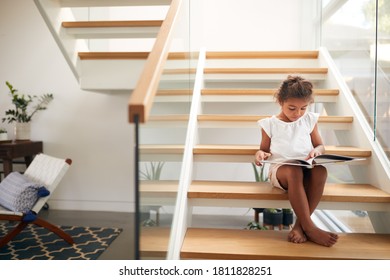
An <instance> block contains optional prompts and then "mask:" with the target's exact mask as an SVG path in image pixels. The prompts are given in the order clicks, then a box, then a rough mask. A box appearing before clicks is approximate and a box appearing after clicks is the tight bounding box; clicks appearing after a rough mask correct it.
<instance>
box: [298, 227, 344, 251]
mask: <svg viewBox="0 0 390 280" xmlns="http://www.w3.org/2000/svg"><path fill="white" fill-rule="evenodd" d="M305 233H306V235H307V238H308V239H309V240H310V241H313V242H315V243H317V244H319V245H322V246H327V247H331V246H333V245H334V244H336V242H337V239H338V238H339V236H338V235H337V234H335V233H332V232H327V231H324V230H322V229H319V228H318V227H315V228H312V229H310V230H306V231H305Z"/></svg>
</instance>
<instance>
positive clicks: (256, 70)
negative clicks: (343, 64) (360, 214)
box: [34, 0, 390, 259]
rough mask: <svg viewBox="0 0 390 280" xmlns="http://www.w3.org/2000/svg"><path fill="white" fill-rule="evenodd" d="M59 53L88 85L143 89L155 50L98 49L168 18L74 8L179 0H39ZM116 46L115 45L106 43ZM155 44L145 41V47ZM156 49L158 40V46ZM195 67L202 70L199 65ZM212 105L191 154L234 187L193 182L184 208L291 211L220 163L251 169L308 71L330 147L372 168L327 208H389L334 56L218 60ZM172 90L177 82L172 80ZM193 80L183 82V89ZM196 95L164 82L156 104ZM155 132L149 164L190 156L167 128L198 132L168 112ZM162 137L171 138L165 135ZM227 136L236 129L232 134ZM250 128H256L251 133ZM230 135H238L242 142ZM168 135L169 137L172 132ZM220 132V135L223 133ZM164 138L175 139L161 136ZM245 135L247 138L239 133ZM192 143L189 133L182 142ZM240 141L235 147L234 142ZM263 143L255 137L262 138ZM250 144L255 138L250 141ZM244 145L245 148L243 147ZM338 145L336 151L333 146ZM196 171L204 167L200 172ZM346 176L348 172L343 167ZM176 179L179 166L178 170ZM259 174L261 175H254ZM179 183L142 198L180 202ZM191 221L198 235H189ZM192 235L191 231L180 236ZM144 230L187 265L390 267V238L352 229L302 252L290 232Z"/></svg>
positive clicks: (208, 94) (205, 107)
mask: <svg viewBox="0 0 390 280" xmlns="http://www.w3.org/2000/svg"><path fill="white" fill-rule="evenodd" d="M34 2H35V3H36V5H37V7H38V9H39V11H40V13H41V14H42V16H43V18H44V19H45V21H46V23H47V25H48V27H49V29H50V31H51V33H52V34H53V37H54V38H55V40H56V42H57V44H58V46H59V48H60V50H61V51H62V53H63V54H64V57H65V59H66V61H67V63H68V64H69V66H70V68H71V69H72V71H73V73H74V75H75V77H76V78H77V80H78V81H79V83H80V86H81V88H82V89H86V90H94V91H99V92H114V91H116V92H117V91H126V92H128V91H129V90H132V89H134V88H135V85H136V84H137V82H138V80H139V77H140V73H141V70H142V69H143V68H144V64H145V61H146V59H147V58H148V57H149V55H150V50H149V49H145V48H142V49H141V50H139V49H138V50H127V49H126V50H106V49H91V48H90V46H91V45H93V44H90V42H92V41H93V40H95V39H99V40H123V39H126V40H149V41H150V40H152V41H153V40H154V38H156V36H158V34H159V32H160V30H162V29H164V22H165V21H166V19H165V18H164V16H160V18H153V19H150V18H148V19H146V18H145V19H141V20H139V19H127V18H126V19H125V20H122V19H121V20H118V19H116V20H115V19H114V20H113V19H110V18H103V19H96V20H88V21H82V20H76V19H75V17H74V14H73V11H72V9H74V8H96V7H100V8H102V7H107V8H108V7H111V8H112V7H129V8H131V7H140V6H143V7H145V8H147V7H152V6H159V7H166V9H167V10H168V7H169V5H170V4H171V0H110V1H108V0H107V1H104V0H34ZM107 44H109V43H105V45H107ZM145 45H146V43H145ZM152 45H153V44H152ZM187 55H188V54H186V53H184V52H177V53H171V54H170V55H169V59H170V60H176V61H181V60H183V58H184V57H187ZM191 67H192V66H191ZM202 72H203V76H204V77H203V83H202V89H201V103H202V104H201V107H202V108H201V109H202V110H200V112H196V114H197V115H196V125H197V129H198V131H197V132H198V134H197V139H198V140H197V141H196V143H195V145H194V146H192V147H191V151H192V156H193V161H194V163H196V164H202V163H207V164H212V165H213V168H210V169H211V170H205V169H203V171H206V172H205V175H204V177H207V176H208V175H210V174H212V173H213V172H217V171H218V170H219V171H221V170H222V171H223V172H225V174H223V175H224V177H226V178H227V179H226V180H214V179H213V178H212V177H211V176H210V178H209V179H208V180H204V179H203V180H199V179H198V178H196V176H195V175H194V176H193V178H191V179H192V182H191V184H189V186H187V187H188V189H187V188H185V190H184V191H185V196H184V199H185V203H184V205H186V207H185V208H181V211H186V212H188V213H187V214H188V215H186V217H190V215H191V211H192V207H222V208H223V207H230V208H235V207H237V208H239V207H246V208H252V207H283V208H285V207H290V205H289V202H288V200H287V196H286V194H285V193H283V192H280V191H279V190H276V189H274V188H271V187H270V186H269V184H267V183H257V182H249V181H248V180H246V181H244V180H233V179H230V178H231V177H234V176H233V175H234V172H231V171H229V170H228V169H226V170H225V169H223V168H222V169H221V168H220V167H219V164H224V163H229V164H230V163H233V164H243V163H246V164H250V163H251V162H252V161H253V155H254V153H255V151H256V150H257V149H258V147H259V141H258V140H259V138H258V136H259V129H258V128H257V127H256V121H257V120H259V119H261V118H264V117H266V116H269V115H272V114H276V113H277V111H278V106H277V105H275V102H274V100H273V95H274V93H275V91H276V89H277V87H278V85H279V83H280V82H281V81H282V80H283V79H285V78H286V76H287V75H288V74H301V75H303V76H304V77H306V78H308V79H309V80H311V81H312V82H313V83H314V85H315V91H314V94H315V101H316V106H317V104H318V106H319V107H317V109H321V108H322V113H323V115H322V116H321V118H320V121H319V127H320V130H321V133H324V134H326V133H334V135H333V137H329V138H330V139H332V140H331V141H330V142H329V143H328V146H327V147H326V151H327V152H328V153H337V154H342V155H349V156H356V157H365V158H366V161H365V162H364V163H362V164H359V165H353V166H350V168H349V169H348V170H349V172H350V173H351V175H352V177H353V179H354V182H353V183H348V184H344V183H343V184H340V183H328V184H327V185H326V189H325V193H324V196H323V198H322V200H321V203H320V205H319V208H320V209H335V210H367V211H384V212H390V208H389V207H390V206H389V205H390V195H389V193H390V178H389V177H390V176H389V174H388V171H387V170H385V169H384V168H383V161H381V160H382V159H381V158H380V156H378V151H377V150H375V149H373V145H372V143H371V141H370V140H369V139H368V136H367V134H365V133H364V131H363V130H364V125H362V118H361V116H360V115H359V112H357V111H358V109H356V106H354V105H352V99H351V97H350V96H349V95H348V93H347V92H346V90H345V87H344V86H341V83H340V82H338V81H337V75H336V74H335V72H334V70H333V69H332V68H331V67H329V65H328V63H327V58H326V55H324V54H323V53H321V52H319V51H248V52H215V51H214V52H207V53H206V65H205V67H204V68H203V71H202ZM195 73H196V69H195V68H189V67H187V66H183V64H182V63H172V65H171V66H170V67H168V68H167V69H164V71H163V82H164V81H165V80H166V82H168V83H167V85H172V84H173V83H174V82H175V81H179V82H180V81H181V82H183V81H184V82H185V83H186V84H191V83H192V82H193V79H195ZM172 82H173V83H172ZM182 84H183V83H178V85H182ZM191 95H192V89H191V90H188V89H182V88H181V87H180V86H173V87H172V88H169V86H165V87H164V88H161V89H159V90H158V92H157V97H156V99H155V101H156V102H155V103H156V104H157V105H162V106H165V105H167V104H168V105H169V104H174V108H173V107H172V106H167V107H168V108H169V109H170V110H172V111H175V110H174V109H176V107H178V108H182V107H189V104H187V103H189V102H191V98H189V97H190V96H191ZM150 119H151V120H150V122H149V123H148V124H146V125H145V128H146V129H151V130H153V129H156V128H157V129H156V132H157V133H159V134H157V135H156V136H155V137H150V135H152V134H151V133H149V132H148V133H149V134H148V133H146V135H148V136H149V137H145V138H147V140H148V142H147V143H144V144H143V145H142V147H141V161H145V162H153V161H164V162H181V161H182V160H183V154H185V152H186V149H185V146H184V145H183V143H182V142H181V141H171V142H172V143H170V142H169V141H161V140H162V139H166V138H170V137H171V138H174V139H175V138H176V134H174V133H172V135H169V134H168V133H167V134H165V129H166V128H169V129H182V130H184V131H185V130H186V129H187V124H188V122H189V120H191V116H190V115H188V114H183V113H182V112H178V113H175V112H171V111H169V112H168V114H166V115H161V114H155V115H152V116H151V118H150ZM161 129H163V132H161ZM222 130H225V131H229V132H230V133H228V134H227V136H224V133H222ZM244 130H248V131H250V132H248V131H246V132H243V131H244ZM231 131H235V134H234V135H233V134H232V133H231ZM162 133H164V134H162ZM213 133H214V134H213ZM161 135H164V136H163V137H161ZM237 135H238V136H239V137H237ZM183 138H184V137H183ZM232 139H233V140H232ZM252 139H253V140H252ZM244 140H245V141H244ZM241 141H243V143H241ZM332 142H333V143H332ZM194 168H195V167H194ZM340 169H341V168H340ZM176 171H177V170H176ZM252 175H253V174H252ZM179 184H180V186H186V185H185V184H184V183H183V185H182V184H181V182H180V183H178V182H175V181H162V182H158V183H157V182H147V183H146V182H143V184H142V186H141V198H142V199H143V203H144V204H145V205H174V204H175V203H176V197H177V195H178V194H179V193H180V191H181V190H180V189H178V186H179ZM186 225H188V227H186ZM182 227H183V228H184V230H185V232H186V234H185V236H182V235H181V231H182V229H183V228H182ZM142 233H143V234H141V250H142V256H143V257H149V258H165V257H166V252H167V250H168V245H169V243H170V241H171V242H176V241H177V240H168V238H170V236H172V234H171V233H175V236H176V237H177V238H178V241H179V243H180V250H179V254H178V255H173V258H183V259H390V235H389V234H371V233H370V234H368V233H342V234H340V241H339V242H338V243H337V244H336V245H335V246H334V247H332V248H324V247H322V246H318V245H315V244H312V243H311V242H306V243H305V244H299V245H297V244H291V243H288V242H287V241H286V234H287V232H285V231H249V230H244V229H242V230H241V229H228V228H206V227H204V228H199V227H198V228H192V227H191V222H190V219H188V220H186V221H185V222H183V221H180V222H179V226H178V227H177V228H173V229H172V230H170V229H168V228H159V227H156V228H147V229H143V231H142Z"/></svg>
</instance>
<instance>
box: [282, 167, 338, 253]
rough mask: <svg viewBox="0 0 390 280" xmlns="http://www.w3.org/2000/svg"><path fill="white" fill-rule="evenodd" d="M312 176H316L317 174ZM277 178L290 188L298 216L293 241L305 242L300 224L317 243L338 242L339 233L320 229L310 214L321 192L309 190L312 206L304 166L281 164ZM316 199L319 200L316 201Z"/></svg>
mask: <svg viewBox="0 0 390 280" xmlns="http://www.w3.org/2000/svg"><path fill="white" fill-rule="evenodd" d="M316 172H317V171H316ZM319 172H320V171H319ZM312 175H314V174H312ZM312 177H313V178H314V177H315V176H312ZM277 178H278V180H279V182H280V183H281V185H282V186H283V187H285V188H286V189H287V190H288V196H289V200H290V203H291V206H292V207H293V209H294V211H295V214H296V215H297V218H298V223H297V225H296V226H294V228H293V232H292V233H291V234H290V238H291V239H292V240H291V241H294V242H298V243H300V242H304V240H303V239H304V235H303V233H302V232H300V230H299V226H300V227H301V228H302V229H303V231H304V232H305V234H306V235H307V236H308V238H309V239H310V240H312V241H313V242H315V243H318V244H321V245H324V246H332V245H333V244H334V243H336V241H337V235H335V234H333V233H329V232H326V231H323V230H321V229H319V228H318V227H317V226H316V225H315V224H314V223H313V221H312V220H311V217H310V216H311V213H312V211H314V210H312V209H311V208H312V207H313V206H314V205H315V204H318V202H319V199H320V198H321V196H319V192H318V191H316V190H314V191H313V190H311V191H309V193H310V195H309V196H310V200H313V201H311V203H310V204H313V205H312V206H311V205H310V204H309V199H308V195H307V194H306V190H305V186H304V172H303V170H302V168H301V167H298V166H288V165H284V166H281V167H279V169H278V171H277ZM309 181H310V180H309ZM314 181H316V179H314ZM311 188H312V187H311ZM321 195H322V190H321ZM318 196H319V198H318ZM316 200H318V201H317V202H316ZM313 202H314V203H313ZM315 202H316V203H315ZM314 209H315V208H314ZM311 210H312V211H311ZM302 240H303V241H302Z"/></svg>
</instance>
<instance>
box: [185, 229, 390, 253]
mask: <svg viewBox="0 0 390 280" xmlns="http://www.w3.org/2000/svg"><path fill="white" fill-rule="evenodd" d="M287 234H288V231H273V230H239V229H206V228H189V229H188V230H187V233H186V236H185V239H184V243H183V246H182V249H181V254H180V256H181V258H182V259H219V260H223V259H231V260H250V259H298V260H299V259H300V260H302V259H308V260H310V259H317V260H328V259H351V260H367V259H386V260H387V259H390V235H388V234H365V233H348V234H345V233H342V234H339V240H338V242H337V243H336V244H335V245H334V246H333V247H330V248H328V247H324V246H320V245H317V244H315V243H312V242H310V241H308V242H305V243H303V244H294V243H291V242H288V241H287Z"/></svg>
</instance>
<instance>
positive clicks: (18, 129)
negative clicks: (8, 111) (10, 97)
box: [15, 122, 31, 140]
mask: <svg viewBox="0 0 390 280" xmlns="http://www.w3.org/2000/svg"><path fill="white" fill-rule="evenodd" d="M30 133H31V124H30V123H19V122H17V123H16V124H15V140H30Z"/></svg>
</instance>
